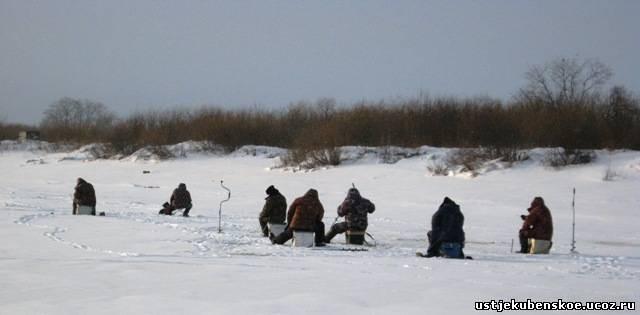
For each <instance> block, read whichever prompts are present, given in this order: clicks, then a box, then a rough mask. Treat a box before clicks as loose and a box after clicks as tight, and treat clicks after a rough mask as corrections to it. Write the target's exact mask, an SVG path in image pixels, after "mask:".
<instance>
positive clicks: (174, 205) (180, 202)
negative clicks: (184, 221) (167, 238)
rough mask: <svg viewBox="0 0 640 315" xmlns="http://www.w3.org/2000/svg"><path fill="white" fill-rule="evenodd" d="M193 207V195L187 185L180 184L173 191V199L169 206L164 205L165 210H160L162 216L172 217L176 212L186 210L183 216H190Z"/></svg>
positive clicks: (170, 200)
mask: <svg viewBox="0 0 640 315" xmlns="http://www.w3.org/2000/svg"><path fill="white" fill-rule="evenodd" d="M192 207H193V205H192V204H191V194H190V193H189V191H188V190H187V185H185V184H184V183H180V184H179V185H178V188H176V189H174V190H173V193H172V194H171V198H170V199H169V206H168V207H167V205H166V204H165V205H163V209H162V210H160V213H161V214H166V215H171V214H172V213H173V211H174V210H178V209H184V212H183V213H182V215H183V216H185V217H188V216H189V210H191V208H192Z"/></svg>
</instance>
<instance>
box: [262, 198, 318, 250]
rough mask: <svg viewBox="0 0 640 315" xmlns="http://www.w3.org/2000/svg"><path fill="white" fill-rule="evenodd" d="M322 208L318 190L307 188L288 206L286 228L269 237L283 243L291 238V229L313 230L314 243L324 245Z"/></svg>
mask: <svg viewBox="0 0 640 315" xmlns="http://www.w3.org/2000/svg"><path fill="white" fill-rule="evenodd" d="M323 216H324V208H323V207H322V203H320V199H318V191H317V190H315V189H309V191H307V192H306V193H305V194H304V196H302V197H300V198H297V199H296V200H294V201H293V203H292V204H291V205H290V206H289V211H288V212H287V222H288V225H287V228H286V229H285V230H284V232H282V233H280V234H279V235H277V236H275V237H271V236H270V237H271V241H272V242H273V243H274V244H284V243H285V242H287V241H288V240H290V239H291V238H293V231H303V232H314V233H315V245H316V246H323V245H324V223H322V217H323Z"/></svg>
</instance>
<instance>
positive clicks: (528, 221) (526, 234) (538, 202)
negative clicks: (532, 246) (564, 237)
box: [519, 197, 553, 253]
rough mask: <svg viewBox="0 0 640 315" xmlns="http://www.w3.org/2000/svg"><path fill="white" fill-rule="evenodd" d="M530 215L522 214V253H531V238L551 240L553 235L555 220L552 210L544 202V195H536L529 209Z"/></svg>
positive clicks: (520, 235) (520, 234)
mask: <svg viewBox="0 0 640 315" xmlns="http://www.w3.org/2000/svg"><path fill="white" fill-rule="evenodd" d="M527 211H529V215H522V216H521V218H522V219H523V220H524V222H523V223H522V228H520V232H519V237H520V253H529V243H528V240H529V239H531V238H532V239H536V240H544V241H551V238H552V236H553V220H552V218H551V211H549V208H547V206H546V205H545V204H544V199H542V197H535V198H533V201H532V202H531V207H529V209H527Z"/></svg>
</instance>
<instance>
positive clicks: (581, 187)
mask: <svg viewBox="0 0 640 315" xmlns="http://www.w3.org/2000/svg"><path fill="white" fill-rule="evenodd" d="M425 150H427V151H429V149H425ZM430 150H433V153H434V154H435V155H428V154H420V155H417V156H414V157H410V158H407V159H402V160H400V161H398V162H397V163H396V164H381V163H377V162H376V161H375V160H374V159H363V160H360V161H355V162H350V163H348V164H346V165H343V166H340V167H337V168H329V169H323V170H316V171H312V172H292V171H286V170H283V169H279V168H273V166H274V165H276V164H277V158H274V156H276V155H277V154H266V153H268V152H269V151H270V150H268V149H265V148H262V147H257V149H256V150H254V151H253V154H232V155H227V156H222V155H198V154H190V155H189V156H188V157H187V158H182V159H175V160H170V161H164V162H153V161H144V160H142V159H123V160H95V161H83V160H85V159H83V158H77V159H74V158H73V156H71V157H70V156H69V154H65V153H43V152H40V151H26V150H24V151H21V150H8V151H0V174H2V175H1V177H0V207H1V209H2V210H1V211H0V237H1V239H2V242H0V314H142V313H144V314H175V313H182V314H230V313H233V314H444V313H448V314H468V313H473V312H474V302H475V301H490V300H500V299H502V300H509V299H512V298H514V299H516V300H523V301H524V300H526V299H527V298H531V299H533V300H534V301H556V300H557V299H559V298H562V299H563V300H565V301H634V302H636V303H637V302H640V299H639V297H638V292H639V291H638V288H640V281H639V280H640V229H639V228H638V219H637V217H638V215H640V194H639V193H638V192H639V191H640V152H616V153H614V154H612V155H608V154H604V153H602V152H601V153H599V154H600V156H599V159H598V161H597V162H596V163H593V164H590V165H585V166H574V167H569V168H565V169H563V170H554V169H548V168H545V167H543V166H541V165H540V163H539V161H538V160H536V159H532V160H530V161H527V162H523V163H521V164H517V165H516V166H514V167H513V168H510V169H497V170H493V171H491V172H487V173H485V174H482V175H481V176H478V177H475V178H468V177H464V176H452V177H442V176H431V175H430V174H429V173H428V171H427V167H428V164H429V163H430V162H431V161H432V159H433V156H436V155H438V153H441V151H439V150H438V149H433V148H432V149H430ZM249 151H250V150H249ZM256 152H257V154H256ZM265 152H266V153H265ZM422 153H424V152H422ZM254 155H255V156H254ZM609 165H611V167H610V168H611V170H613V171H614V172H615V173H616V175H617V176H616V177H614V180H613V181H603V177H604V174H605V171H606V169H607V168H608V167H609ZM145 170H146V171H150V173H147V174H145V173H143V171H145ZM77 177H83V178H85V179H86V180H87V181H89V182H91V183H93V185H94V187H95V189H96V191H97V198H98V205H97V210H98V211H105V212H106V214H107V215H106V217H90V216H72V215H71V214H70V213H71V202H72V200H71V196H72V193H73V187H74V184H75V180H76V178H77ZM220 180H224V183H225V185H227V186H229V187H230V188H231V190H232V197H231V200H230V201H229V202H228V203H225V204H224V206H223V216H222V230H223V231H222V233H218V231H217V229H218V204H219V202H220V201H221V200H222V199H224V198H225V197H226V192H225V191H224V190H222V189H221V188H220V185H219V183H220ZM180 182H184V183H186V184H187V188H188V189H189V190H190V191H191V194H192V196H193V199H194V209H193V210H192V212H191V214H192V215H193V217H191V218H183V217H180V216H175V217H164V216H159V215H157V212H158V210H159V208H160V205H161V204H162V203H163V202H165V201H166V200H167V199H168V197H169V196H170V194H171V192H172V190H173V189H174V188H175V187H176V186H177V184H178V183H180ZM351 183H355V184H356V186H357V187H358V188H359V189H360V191H361V192H362V194H363V195H364V196H365V197H367V198H369V199H371V200H372V201H373V202H374V203H375V204H376V206H377V210H376V212H375V213H374V214H372V215H371V216H370V220H369V222H370V225H369V229H368V231H369V232H370V233H371V234H373V236H374V237H375V238H376V240H377V246H376V247H369V248H368V251H365V252H362V251H360V252H351V251H335V250H330V249H299V248H295V249H292V248H291V247H289V246H274V245H271V243H270V242H269V241H268V239H265V238H262V237H261V236H260V231H259V226H258V222H257V215H258V213H259V211H260V209H261V207H262V204H263V201H264V197H265V193H264V190H265V188H266V187H267V186H268V185H270V184H273V185H275V186H276V187H278V188H279V189H280V191H281V192H282V193H283V194H284V195H285V196H286V197H287V200H288V201H289V202H291V201H292V200H293V199H294V198H295V197H298V196H300V195H302V194H303V193H304V192H305V191H306V190H308V189H309V188H315V189H317V190H318V191H319V192H320V200H321V201H322V203H323V204H324V206H325V218H324V222H325V224H326V225H327V228H328V227H329V226H330V224H331V223H332V222H333V220H334V218H335V216H336V213H335V209H336V207H337V205H338V204H339V203H340V202H341V201H342V199H343V198H344V197H345V194H346V191H347V189H348V188H349V187H350V186H351ZM573 187H575V188H576V190H577V194H576V212H577V218H576V239H577V249H578V251H579V254H570V253H569V249H570V242H571V190H572V188H573ZM444 196H449V197H451V198H452V199H454V200H455V201H457V202H458V203H459V204H460V205H461V208H462V211H463V213H464V214H465V217H466V221H465V230H466V234H467V240H468V242H467V245H466V248H465V252H466V254H467V255H471V256H473V257H474V260H446V259H439V258H438V259H425V258H418V257H415V252H416V250H424V249H425V247H426V241H425V238H426V231H427V224H428V222H429V220H430V217H431V215H432V214H433V212H434V211H435V210H436V208H437V206H438V205H439V204H440V202H441V201H442V199H443V198H444ZM534 196H542V197H544V198H545V200H546V202H547V205H548V206H549V208H550V209H551V211H552V215H553V218H554V224H555V233H554V248H553V249H552V252H551V254H550V255H540V256H530V255H521V254H515V253H510V249H511V241H512V239H515V243H516V244H515V246H514V247H517V242H518V241H517V230H518V228H519V227H520V224H521V220H520V217H519V216H520V214H524V213H525V212H526V211H525V209H526V207H527V206H528V205H529V202H530V201H531V199H532V198H533V197H534ZM334 243H335V244H334V245H332V247H334V248H337V247H339V246H344V238H343V237H342V236H338V237H337V238H336V241H335V242H334ZM491 312H493V311H491ZM612 313H615V312H612ZM627 313H632V312H627Z"/></svg>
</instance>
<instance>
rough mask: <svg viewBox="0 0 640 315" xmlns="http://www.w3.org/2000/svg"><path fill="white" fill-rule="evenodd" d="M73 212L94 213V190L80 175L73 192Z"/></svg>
mask: <svg viewBox="0 0 640 315" xmlns="http://www.w3.org/2000/svg"><path fill="white" fill-rule="evenodd" d="M85 209H86V210H85ZM73 214H90V215H96V191H95V190H94V189H93V185H91V184H89V183H88V182H87V181H85V180H84V179H82V178H80V177H78V183H77V184H76V188H75V191H74V193H73Z"/></svg>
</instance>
